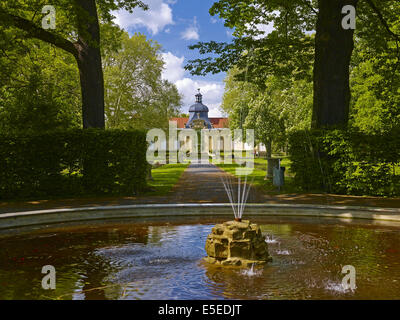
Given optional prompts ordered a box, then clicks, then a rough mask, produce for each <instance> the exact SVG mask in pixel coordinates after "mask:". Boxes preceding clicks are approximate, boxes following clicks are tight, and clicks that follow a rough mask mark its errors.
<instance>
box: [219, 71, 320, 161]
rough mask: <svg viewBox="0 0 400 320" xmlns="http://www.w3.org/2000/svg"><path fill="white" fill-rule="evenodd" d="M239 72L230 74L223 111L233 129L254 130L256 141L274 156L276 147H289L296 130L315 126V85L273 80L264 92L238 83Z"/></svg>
mask: <svg viewBox="0 0 400 320" xmlns="http://www.w3.org/2000/svg"><path fill="white" fill-rule="evenodd" d="M237 73H239V71H238V70H237V69H236V68H233V69H232V70H230V71H229V72H228V75H227V77H226V80H225V93H224V97H223V103H222V106H221V107H222V110H223V111H224V112H226V113H227V114H228V115H229V123H230V126H231V128H233V129H236V128H245V129H254V131H255V138H256V141H257V142H259V143H263V144H264V145H265V146H266V148H267V157H270V156H271V154H272V145H273V144H276V145H278V146H285V145H286V142H287V135H288V133H289V132H290V131H292V130H298V129H304V128H308V127H309V126H310V123H311V111H312V83H311V82H309V81H306V80H292V81H288V80H287V79H282V78H279V77H274V76H270V77H268V78H267V79H266V81H265V84H264V87H265V88H264V89H263V90H261V89H259V88H258V87H257V86H255V85H254V84H251V83H248V82H244V81H238V80H236V78H235V76H236V74H237Z"/></svg>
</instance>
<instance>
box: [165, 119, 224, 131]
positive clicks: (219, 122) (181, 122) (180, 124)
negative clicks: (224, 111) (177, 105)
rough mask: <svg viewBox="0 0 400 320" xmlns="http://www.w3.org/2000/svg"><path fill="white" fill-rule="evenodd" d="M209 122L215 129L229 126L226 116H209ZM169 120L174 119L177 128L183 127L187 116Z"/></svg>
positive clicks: (186, 121)
mask: <svg viewBox="0 0 400 320" xmlns="http://www.w3.org/2000/svg"><path fill="white" fill-rule="evenodd" d="M209 119H210V122H211V124H212V126H213V128H215V129H223V128H229V119H228V118H209ZM169 121H176V122H177V126H178V129H183V128H185V125H186V123H188V121H189V118H171V119H170V120H169Z"/></svg>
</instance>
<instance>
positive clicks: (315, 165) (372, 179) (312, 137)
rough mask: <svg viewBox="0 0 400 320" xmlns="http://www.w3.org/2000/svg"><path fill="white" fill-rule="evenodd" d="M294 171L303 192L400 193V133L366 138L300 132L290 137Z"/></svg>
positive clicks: (343, 132) (351, 133)
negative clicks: (398, 171)
mask: <svg viewBox="0 0 400 320" xmlns="http://www.w3.org/2000/svg"><path fill="white" fill-rule="evenodd" d="M289 153H290V158H291V161H292V166H291V171H292V172H293V173H294V175H295V177H294V181H295V183H296V184H297V185H298V186H299V187H301V188H302V189H303V190H325V191H327V192H334V193H339V194H352V195H375V196H393V195H398V194H400V181H399V180H400V179H399V178H400V176H399V175H395V174H394V168H395V166H396V164H398V163H399V162H400V131H399V130H395V131H392V132H390V133H387V134H384V135H366V134H363V133H360V132H357V131H354V130H311V131H309V130H308V131H297V132H294V133H292V134H291V135H290V137H289Z"/></svg>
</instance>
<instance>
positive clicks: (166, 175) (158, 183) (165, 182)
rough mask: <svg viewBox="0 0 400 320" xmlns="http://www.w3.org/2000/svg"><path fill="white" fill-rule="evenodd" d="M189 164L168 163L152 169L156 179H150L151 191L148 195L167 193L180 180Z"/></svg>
mask: <svg viewBox="0 0 400 320" xmlns="http://www.w3.org/2000/svg"><path fill="white" fill-rule="evenodd" d="M188 165H189V164H166V165H163V166H161V167H158V168H156V169H153V170H152V171H151V174H152V176H153V179H154V181H148V186H149V187H150V188H151V191H148V192H146V193H145V195H146V196H163V195H166V194H167V193H168V192H169V191H170V190H171V189H172V187H173V186H174V185H175V184H176V183H177V182H178V180H179V178H180V177H181V175H182V173H183V172H184V171H185V170H186V168H187V167H188Z"/></svg>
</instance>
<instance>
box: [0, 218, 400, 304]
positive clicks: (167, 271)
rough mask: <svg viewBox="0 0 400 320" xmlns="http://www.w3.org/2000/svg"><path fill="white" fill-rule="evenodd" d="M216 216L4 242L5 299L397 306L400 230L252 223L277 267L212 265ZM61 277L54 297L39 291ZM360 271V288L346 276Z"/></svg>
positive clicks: (73, 229)
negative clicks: (48, 269) (52, 276)
mask: <svg viewBox="0 0 400 320" xmlns="http://www.w3.org/2000/svg"><path fill="white" fill-rule="evenodd" d="M226 220H227V219H222V220H221V219H220V218H214V219H211V218H201V219H200V218H188V219H185V220H183V219H180V220H176V221H174V220H172V221H165V220H153V221H144V220H140V221H139V220H132V221H122V222H102V223H87V224H86V225H81V226H73V225H59V226H53V227H51V228H46V229H42V230H35V231H31V232H29V233H24V234H19V235H12V236H9V235H8V236H5V235H3V236H1V237H0V248H1V250H0V299H400V246H399V244H400V226H395V225H393V224H392V226H377V225H372V224H371V223H368V222H352V223H350V222H340V221H338V220H327V219H321V220H318V219H308V218H304V219H294V218H284V219H283V218H274V217H264V218H251V221H252V222H255V223H258V224H259V225H260V226H261V229H262V232H263V234H264V235H265V236H266V238H267V242H268V245H269V252H270V255H271V256H272V258H273V261H272V262H271V263H269V264H268V265H267V266H266V267H264V268H258V269H257V268H255V269H253V270H250V269H237V268H236V269H235V268H233V269H232V268H223V267H216V266H212V265H207V264H205V263H204V262H203V261H202V258H203V257H205V255H206V253H205V249H204V244H205V241H206V238H207V235H208V234H209V233H210V231H211V228H212V227H213V226H214V225H215V223H218V222H222V221H226ZM45 265H52V266H54V267H55V269H56V289H55V290H44V289H42V286H41V281H42V277H43V276H44V274H42V273H41V270H42V267H43V266H45ZM345 265H352V266H354V267H355V270H356V286H357V287H356V289H355V290H345V289H344V288H343V286H342V279H343V277H344V276H345V275H344V274H342V268H343V266H345Z"/></svg>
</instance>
